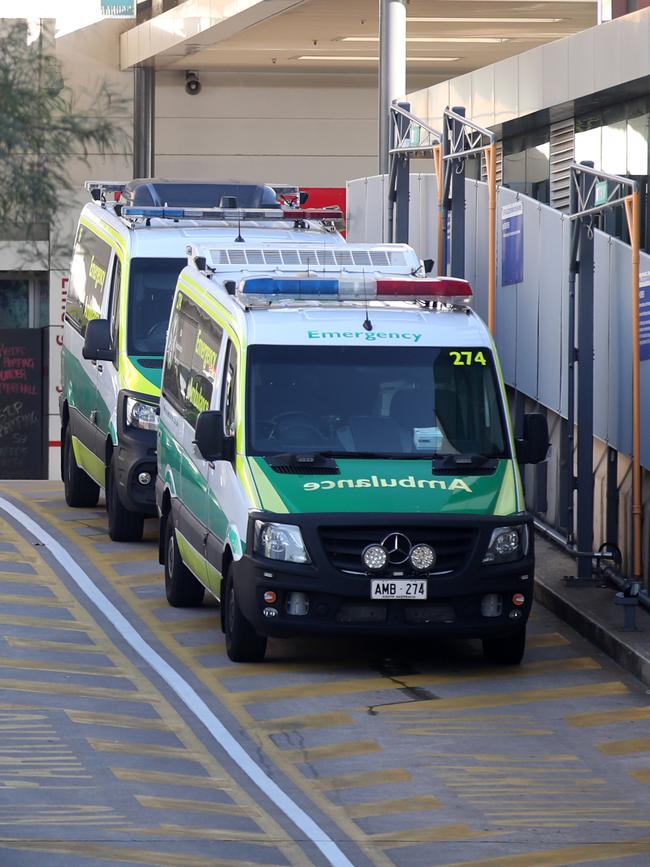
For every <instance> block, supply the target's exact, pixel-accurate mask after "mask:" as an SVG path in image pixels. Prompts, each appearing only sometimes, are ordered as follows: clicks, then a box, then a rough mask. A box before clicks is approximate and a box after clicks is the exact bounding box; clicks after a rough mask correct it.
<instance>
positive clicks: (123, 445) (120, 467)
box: [113, 391, 157, 517]
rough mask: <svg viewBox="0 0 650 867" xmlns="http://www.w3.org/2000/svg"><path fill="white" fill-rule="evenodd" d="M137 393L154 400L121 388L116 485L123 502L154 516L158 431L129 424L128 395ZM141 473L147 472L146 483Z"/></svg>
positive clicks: (134, 510)
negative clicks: (147, 479) (141, 480)
mask: <svg viewBox="0 0 650 867" xmlns="http://www.w3.org/2000/svg"><path fill="white" fill-rule="evenodd" d="M127 397H135V398H137V399H141V400H146V401H147V402H148V403H154V402H155V399H152V397H151V396H150V395H140V394H136V393H135V392H127V391H121V392H120V393H119V395H118V402H117V429H118V431H119V435H118V444H117V446H116V447H115V450H114V452H113V457H114V459H116V460H117V467H116V468H117V485H118V493H119V497H120V500H121V502H122V505H123V506H124V508H125V509H128V510H129V511H131V512H139V513H140V514H143V515H146V516H147V517H154V516H155V515H156V514H157V511H156V487H155V485H156V436H157V435H156V431H148V430H138V429H137V428H131V427H128V426H127V425H126V421H125V407H126V398H127ZM140 473H148V474H149V476H150V479H151V480H150V481H149V482H148V483H147V484H146V485H143V484H141V483H140V481H139V480H138V476H139V475H140Z"/></svg>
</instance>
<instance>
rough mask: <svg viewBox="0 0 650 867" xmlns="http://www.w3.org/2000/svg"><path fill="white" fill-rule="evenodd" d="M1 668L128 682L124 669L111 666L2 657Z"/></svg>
mask: <svg viewBox="0 0 650 867" xmlns="http://www.w3.org/2000/svg"><path fill="white" fill-rule="evenodd" d="M0 668H20V669H26V670H27V671H52V672H57V673H62V674H82V675H84V676H86V675H91V676H92V675H98V676H100V677H120V678H123V679H125V680H128V678H127V676H126V674H125V672H124V669H120V668H117V667H116V666H115V665H114V664H113V663H111V664H110V665H84V664H83V663H80V662H49V661H46V660H40V659H12V658H11V657H8V656H0Z"/></svg>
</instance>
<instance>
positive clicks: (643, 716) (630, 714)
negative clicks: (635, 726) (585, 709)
mask: <svg viewBox="0 0 650 867" xmlns="http://www.w3.org/2000/svg"><path fill="white" fill-rule="evenodd" d="M564 719H565V721H566V722H568V723H569V725H572V726H576V727H577V728H591V727H593V726H607V725H613V724H615V723H620V722H636V721H637V720H649V719H650V705H648V706H646V707H628V708H624V709H623V710H603V711H596V712H595V713H575V714H571V716H565V717H564Z"/></svg>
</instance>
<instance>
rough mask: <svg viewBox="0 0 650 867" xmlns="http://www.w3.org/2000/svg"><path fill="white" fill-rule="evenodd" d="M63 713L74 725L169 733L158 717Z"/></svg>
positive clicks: (66, 711)
mask: <svg viewBox="0 0 650 867" xmlns="http://www.w3.org/2000/svg"><path fill="white" fill-rule="evenodd" d="M64 713H66V714H67V716H68V717H69V718H70V720H71V721H72V722H74V723H79V724H80V725H93V726H113V727H115V728H128V729H146V730H147V731H171V730H172V729H171V726H170V724H169V723H168V722H166V721H165V720H163V719H160V717H158V718H157V719H151V717H142V716H129V715H128V714H121V713H93V712H91V711H85V710H65V711H64Z"/></svg>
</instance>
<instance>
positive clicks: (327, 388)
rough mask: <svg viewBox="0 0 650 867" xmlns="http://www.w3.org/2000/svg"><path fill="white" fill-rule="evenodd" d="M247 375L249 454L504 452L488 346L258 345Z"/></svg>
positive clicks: (392, 455) (409, 455) (451, 454)
mask: <svg viewBox="0 0 650 867" xmlns="http://www.w3.org/2000/svg"><path fill="white" fill-rule="evenodd" d="M248 383H249V385H248V389H249V392H248V416H247V429H248V439H249V442H248V445H249V449H248V452H249V454H255V455H269V456H270V455H276V454H283V453H301V452H302V453H310V452H329V453H331V454H332V455H335V456H340V457H345V456H346V455H349V456H354V455H357V456H359V457H361V456H363V457H372V456H374V455H376V456H381V457H389V458H419V457H422V458H425V457H429V458H430V457H432V456H433V457H435V456H445V457H450V458H453V457H454V456H456V455H473V456H476V457H477V458H500V457H507V456H508V445H507V443H508V440H507V436H506V433H505V427H504V417H503V408H502V405H501V400H500V395H499V390H498V387H497V378H496V374H495V371H494V363H493V360H492V354H491V353H490V351H489V350H488V349H485V348H483V347H479V348H472V349H470V348H466V347H462V348H459V349H458V350H456V349H449V348H446V347H445V348H432V347H427V346H409V347H401V346H398V347H393V346H391V347H378V346H373V347H372V348H370V347H356V346H341V347H332V346H327V347H325V346H321V347H316V346H313V347H312V346H289V347H286V346H266V345H254V346H252V347H250V350H249V370H248Z"/></svg>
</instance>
